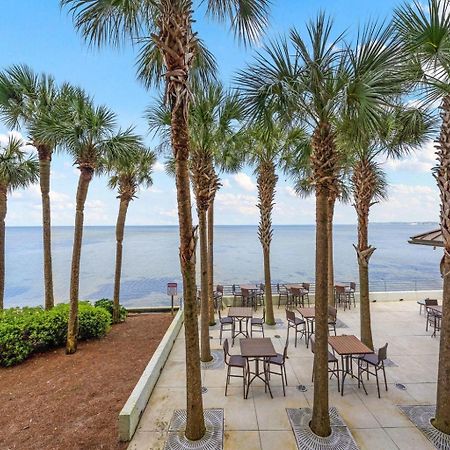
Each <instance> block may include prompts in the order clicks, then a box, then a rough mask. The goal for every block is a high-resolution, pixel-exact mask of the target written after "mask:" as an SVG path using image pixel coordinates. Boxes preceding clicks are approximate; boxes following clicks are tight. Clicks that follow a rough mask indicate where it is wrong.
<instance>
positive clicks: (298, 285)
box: [283, 283, 304, 290]
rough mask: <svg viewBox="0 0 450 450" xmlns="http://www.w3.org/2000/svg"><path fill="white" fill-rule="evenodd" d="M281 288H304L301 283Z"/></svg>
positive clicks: (285, 285)
mask: <svg viewBox="0 0 450 450" xmlns="http://www.w3.org/2000/svg"><path fill="white" fill-rule="evenodd" d="M283 286H284V287H285V288H286V289H287V290H289V289H304V286H303V284H302V283H293V284H284V285H283Z"/></svg>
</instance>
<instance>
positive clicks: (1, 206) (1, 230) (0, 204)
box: [0, 186, 8, 311]
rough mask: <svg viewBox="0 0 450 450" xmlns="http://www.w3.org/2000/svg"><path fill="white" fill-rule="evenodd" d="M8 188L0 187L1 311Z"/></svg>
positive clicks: (1, 306) (3, 289) (3, 290)
mask: <svg viewBox="0 0 450 450" xmlns="http://www.w3.org/2000/svg"><path fill="white" fill-rule="evenodd" d="M7 192H8V190H7V187H6V186H0V311H2V310H3V306H4V298H5V219H6V210H7Z"/></svg>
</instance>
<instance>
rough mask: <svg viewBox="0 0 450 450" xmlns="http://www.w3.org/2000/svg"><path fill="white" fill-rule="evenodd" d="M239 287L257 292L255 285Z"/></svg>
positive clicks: (241, 285)
mask: <svg viewBox="0 0 450 450" xmlns="http://www.w3.org/2000/svg"><path fill="white" fill-rule="evenodd" d="M239 287H240V288H241V289H247V290H248V291H257V290H258V289H259V288H258V287H257V286H256V284H240V285H239Z"/></svg>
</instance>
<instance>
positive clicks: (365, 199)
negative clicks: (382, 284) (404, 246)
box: [347, 105, 433, 350]
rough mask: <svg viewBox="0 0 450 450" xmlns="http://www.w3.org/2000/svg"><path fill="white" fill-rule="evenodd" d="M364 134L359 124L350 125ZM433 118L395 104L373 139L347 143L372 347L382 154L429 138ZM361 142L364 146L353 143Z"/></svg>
mask: <svg viewBox="0 0 450 450" xmlns="http://www.w3.org/2000/svg"><path fill="white" fill-rule="evenodd" d="M348 128H349V129H351V130H352V133H354V132H356V133H357V134H361V133H363V130H362V129H361V128H360V127H359V128H358V127H348ZM432 130H433V118H432V116H431V115H429V114H428V113H427V112H426V111H423V110H421V109H416V108H410V107H405V106H403V105H396V106H395V107H393V108H390V109H389V110H387V111H386V112H385V114H384V117H383V120H382V121H381V122H380V129H379V130H378V132H377V134H376V135H375V134H373V135H372V139H369V138H367V137H366V139H364V138H362V139H360V138H358V137H355V136H353V138H350V139H349V143H348V144H347V145H348V146H349V147H351V150H352V151H353V155H352V157H353V162H352V168H353V171H352V176H351V187H352V191H353V200H354V203H353V206H354V208H355V211H356V214H357V218H358V244H357V245H355V246H354V247H355V250H356V254H357V260H358V267H359V286H360V324H361V341H362V342H363V343H364V344H365V345H367V346H368V347H369V348H371V349H372V350H373V349H374V345H373V339H372V327H371V319H370V299H369V260H370V258H371V256H372V254H373V252H374V251H375V247H372V246H371V245H369V242H368V233H369V213H370V208H371V207H372V206H373V205H374V204H375V203H377V202H379V201H382V200H385V199H386V198H387V181H386V175H385V173H384V171H383V168H382V165H381V163H380V162H379V159H380V158H381V157H383V156H384V157H387V158H400V157H402V156H404V155H406V154H408V153H409V152H411V151H412V150H413V149H414V148H415V147H418V146H420V145H421V144H423V143H424V142H425V140H426V139H427V138H429V137H430V133H431V132H432ZM354 142H361V145H360V146H359V145H356V146H355V145H354Z"/></svg>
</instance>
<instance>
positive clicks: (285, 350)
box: [283, 341, 288, 363]
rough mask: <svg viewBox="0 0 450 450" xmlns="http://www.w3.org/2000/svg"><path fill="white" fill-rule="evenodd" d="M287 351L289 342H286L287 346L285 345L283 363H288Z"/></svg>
mask: <svg viewBox="0 0 450 450" xmlns="http://www.w3.org/2000/svg"><path fill="white" fill-rule="evenodd" d="M287 349H288V342H287V341H286V344H285V345H284V349H283V363H284V362H285V361H286V358H287Z"/></svg>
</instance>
